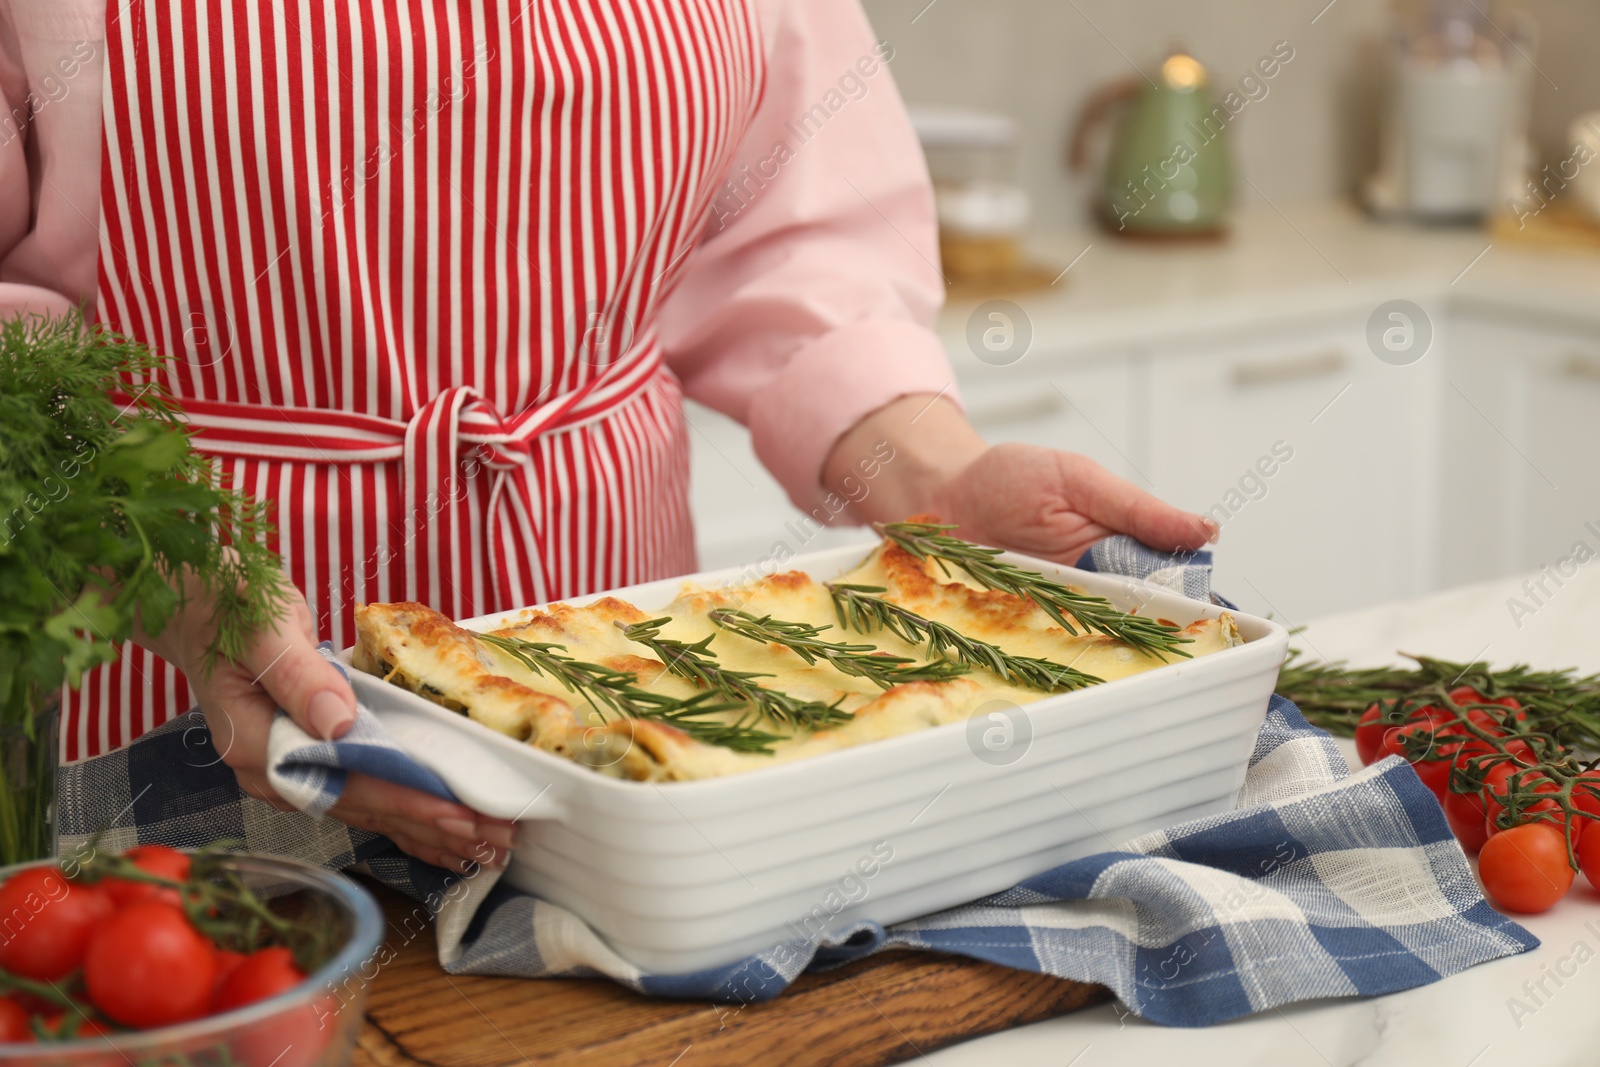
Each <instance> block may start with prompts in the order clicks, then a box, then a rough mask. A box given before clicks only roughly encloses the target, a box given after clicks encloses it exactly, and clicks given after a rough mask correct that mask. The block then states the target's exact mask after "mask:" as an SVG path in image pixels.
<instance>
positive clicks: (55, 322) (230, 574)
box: [0, 315, 290, 729]
mask: <svg viewBox="0 0 1600 1067" xmlns="http://www.w3.org/2000/svg"><path fill="white" fill-rule="evenodd" d="M162 362H163V361H162V359H161V357H158V356H156V355H155V354H153V353H152V352H151V351H150V350H149V349H148V348H146V347H145V346H143V345H141V344H139V343H137V342H135V341H132V340H130V339H128V338H126V337H123V336H121V335H119V334H117V333H115V332H113V331H111V330H108V329H106V328H104V327H102V326H98V325H89V324H86V323H85V322H84V321H83V320H82V319H81V317H78V316H75V315H74V316H70V317H66V318H60V319H46V318H43V317H20V318H15V319H11V320H9V321H6V322H4V323H0V589H3V590H4V591H5V596H4V597H3V598H0V722H4V723H18V722H21V723H25V724H30V725H29V727H28V728H29V729H31V720H32V715H31V711H32V710H33V709H34V708H36V707H37V706H38V705H39V703H40V702H41V701H42V700H43V699H45V698H47V697H48V694H50V693H51V692H53V691H54V690H56V689H58V688H59V687H60V685H61V683H62V682H63V681H65V682H67V683H69V684H70V685H72V686H74V687H76V686H77V685H78V684H80V682H81V680H82V677H83V673H84V672H85V671H87V670H89V669H90V668H92V667H95V666H97V665H99V664H102V663H108V662H110V661H112V660H113V659H115V658H116V656H117V649H118V646H119V645H120V644H121V643H122V642H124V641H126V640H127V639H128V638H129V637H130V636H131V635H132V633H133V629H134V625H135V622H136V621H137V623H138V624H139V625H140V626H141V627H142V628H143V629H144V631H145V632H147V633H149V634H152V635H154V634H158V633H160V632H161V630H162V629H163V628H165V626H166V624H167V623H168V621H169V620H170V619H171V618H172V616H173V614H174V612H176V611H177V610H178V609H179V608H180V607H181V606H182V605H183V604H184V603H185V600H186V598H187V597H190V596H204V598H205V599H206V600H208V601H209V602H210V603H211V604H212V605H213V606H214V609H213V610H214V614H213V618H212V620H211V621H212V623H213V624H214V627H213V629H212V631H211V632H213V634H214V637H213V638H212V640H211V642H210V645H209V646H208V648H207V649H206V656H205V661H204V665H205V666H206V667H207V668H209V667H210V666H211V665H213V664H214V663H215V662H216V660H217V659H218V658H220V657H235V656H238V655H239V654H241V653H242V652H243V650H244V648H245V646H246V643H247V642H248V641H249V639H250V638H251V637H252V636H253V635H254V634H255V633H257V632H259V631H261V630H263V629H265V628H267V627H269V626H270V625H271V623H272V622H273V620H274V619H275V618H276V617H277V616H278V614H279V613H280V611H281V610H282V609H283V608H284V607H285V606H286V604H287V601H288V596H289V593H290V585H289V583H288V579H287V578H286V577H285V576H284V574H283V571H282V569H281V567H280V565H279V561H278V557H277V555H276V554H275V553H274V552H272V551H271V550H270V549H269V548H268V547H267V535H268V532H269V525H268V522H267V518H266V514H265V509H264V506H263V505H262V504H260V503H258V502H254V501H251V500H249V499H247V498H246V497H244V496H243V495H241V494H239V493H237V492H235V491H233V490H232V489H231V488H229V487H228V485H227V484H226V482H225V480H224V479H223V478H222V476H221V471H220V470H219V469H218V468H217V467H216V466H214V464H213V462H212V460H211V459H210V458H209V457H207V456H204V455H201V454H199V453H197V452H195V451H193V450H192V448H191V447H190V441H189V435H188V433H187V431H186V430H185V428H184V424H183V418H182V413H181V412H180V410H179V409H178V407H177V405H176V404H175V403H174V401H173V399H172V397H171V396H170V395H169V394H168V393H167V392H166V391H165V390H164V389H163V388H162V386H161V385H159V384H158V378H157V373H158V371H159V370H160V368H161V365H162ZM113 392H118V393H120V394H121V395H122V396H124V397H126V398H128V399H127V400H126V401H125V402H120V403H119V402H118V401H117V400H116V399H114V398H113V395H112V394H113Z"/></svg>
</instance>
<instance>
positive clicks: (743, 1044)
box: [354, 883, 1111, 1067]
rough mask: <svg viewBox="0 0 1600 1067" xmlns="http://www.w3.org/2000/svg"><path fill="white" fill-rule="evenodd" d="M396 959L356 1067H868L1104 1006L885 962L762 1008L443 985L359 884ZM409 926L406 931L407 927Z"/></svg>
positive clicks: (586, 989) (930, 960)
mask: <svg viewBox="0 0 1600 1067" xmlns="http://www.w3.org/2000/svg"><path fill="white" fill-rule="evenodd" d="M367 884H368V887H369V888H371V889H372V890H373V892H374V893H375V894H376V895H377V897H378V899H379V901H380V902H382V904H383V906H384V909H385V911H386V912H387V913H388V914H389V916H390V919H391V922H390V926H389V929H390V937H389V942H388V943H389V947H390V948H391V949H392V950H394V951H395V955H396V958H395V959H394V961H393V962H391V963H389V964H388V965H387V966H386V967H384V968H383V969H382V970H381V971H380V972H379V974H378V976H377V978H376V979H375V980H374V981H373V983H372V986H371V990H370V995H369V999H368V1002H367V1013H366V1023H365V1025H364V1026H363V1028H362V1032H361V1038H360V1044H359V1047H358V1048H357V1049H356V1055H355V1060H354V1062H355V1064H357V1065H358V1067H410V1065H427V1067H513V1065H518V1064H538V1065H541V1067H543V1065H550V1064H561V1065H567V1064H573V1065H576V1064H583V1065H584V1067H633V1065H635V1064H654V1065H658V1067H674V1065H677V1067H721V1065H730V1067H733V1065H737V1067H745V1065H747V1064H752V1063H759V1064H762V1065H763V1067H768V1065H770V1067H800V1065H810V1064H827V1065H830V1067H878V1065H880V1064H887V1063H900V1062H902V1061H904V1060H909V1059H914V1058H916V1057H917V1056H919V1055H920V1054H922V1053H925V1052H929V1051H931V1050H933V1049H936V1048H940V1047H942V1046H944V1045H949V1044H952V1043H954V1042H957V1041H962V1040H965V1039H966V1038H970V1037H977V1036H979V1035H981V1034H990V1033H994V1032H995V1031H997V1030H1004V1029H1007V1028H1008V1027H1013V1026H1021V1025H1023V1024H1024V1023H1031V1022H1038V1021H1039V1020H1041V1019H1048V1018H1051V1017H1052V1016H1056V1015H1064V1014H1066V1013H1067V1012H1071V1011H1076V1010H1078V1009H1079V1008H1083V1007H1087V1006H1089V1005H1092V1004H1099V1003H1101V1002H1102V1001H1105V1000H1108V999H1110V996H1111V993H1110V991H1109V990H1108V989H1106V988H1105V987H1104V986H1098V985H1085V984H1084V983H1081V982H1069V981H1065V980H1063V979H1060V978H1050V977H1047V976H1044V975H1037V974H1027V973H1024V972H1021V971H1013V970H1008V969H1006V968H1003V967H996V966H994V965H992V964H988V963H980V962H978V961H976V960H969V959H966V958H964V957H959V956H943V955H936V954H933V953H926V952H899V951H895V952H883V953H879V954H877V955H875V956H869V957H867V958H866V959H864V960H860V961H858V962H856V963H853V964H850V965H849V966H846V967H842V968H840V969H839V970H836V971H830V972H828V973H827V974H808V975H803V976H802V977H801V978H800V979H799V980H798V981H796V982H795V983H794V985H793V986H791V987H790V988H789V989H788V990H787V991H786V992H785V993H784V994H783V995H782V996H780V997H778V998H777V999H776V1000H773V1001H771V1002H769V1003H766V1004H751V1005H746V1006H744V1007H743V1008H741V1007H739V1006H738V1005H724V1004H707V1003H704V1002H701V1001H674V1000H658V999H655V998H651V997H643V996H640V995H638V994H637V993H633V992H630V991H629V990H626V989H623V988H622V987H621V986H618V985H616V984H614V983H612V982H609V981H605V980H602V979H554V978H553V979H538V980H528V979H518V978H475V977H452V976H450V975H447V974H445V973H444V971H443V970H441V969H440V967H439V964H438V960H437V957H436V956H435V949H434V943H433V938H432V936H430V935H429V934H427V933H426V932H424V933H423V934H422V936H413V937H411V938H410V939H409V940H407V939H406V933H405V930H404V927H403V926H402V925H401V923H400V922H399V920H400V918H401V917H402V916H405V915H407V914H409V913H411V911H412V910H413V908H414V907H415V904H414V903H412V902H410V901H407V900H405V899H404V898H402V897H401V896H399V895H398V894H396V893H393V892H391V891H389V890H387V889H383V888H382V887H379V886H374V885H372V884H371V883H367ZM413 929H414V928H413Z"/></svg>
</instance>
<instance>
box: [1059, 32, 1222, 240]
mask: <svg viewBox="0 0 1600 1067" xmlns="http://www.w3.org/2000/svg"><path fill="white" fill-rule="evenodd" d="M1206 81H1207V79H1206V69H1205V67H1203V66H1201V64H1200V62H1199V61H1198V60H1196V59H1195V58H1194V57H1193V56H1190V55H1187V54H1185V53H1183V52H1174V53H1172V54H1171V55H1169V56H1168V57H1167V58H1166V59H1165V60H1164V61H1163V62H1162V64H1161V69H1160V71H1159V72H1158V73H1157V75H1156V76H1155V77H1154V78H1149V77H1144V76H1140V77H1136V78H1129V79H1127V80H1125V81H1120V82H1117V83H1115V84H1112V85H1108V86H1105V87H1104V88H1102V89H1100V90H1098V91H1097V92H1095V93H1094V95H1092V96H1091V97H1090V98H1089V100H1088V101H1087V102H1086V103H1085V104H1084V106H1083V110H1082V111H1081V112H1080V113H1079V115H1078V121H1077V126H1076V129H1074V131H1073V134H1072V141H1071V148H1070V150H1069V152H1068V163H1069V165H1070V166H1071V168H1072V169H1073V170H1074V171H1082V170H1083V169H1084V168H1085V167H1087V165H1088V162H1089V150H1090V141H1091V140H1092V139H1093V136H1094V132H1095V130H1096V128H1097V127H1099V126H1100V125H1101V123H1102V122H1104V121H1105V120H1106V119H1107V118H1108V117H1110V116H1111V115H1112V114H1113V112H1118V115H1117V121H1116V128H1115V129H1114V131H1113V132H1112V136H1111V148H1110V151H1109V152H1108V153H1107V155H1106V162H1105V176H1104V180H1103V181H1102V182H1101V190H1100V193H1099V194H1098V195H1097V196H1096V197H1095V199H1094V208H1095V214H1096V215H1097V216H1098V217H1099V219H1100V221H1101V222H1102V223H1103V224H1104V225H1105V227H1106V228H1107V229H1108V230H1110V231H1111V232H1112V233H1115V234H1118V235H1121V236H1124V237H1214V236H1216V235H1218V234H1220V233H1222V232H1223V231H1224V230H1225V229H1226V225H1227V215H1228V210H1229V207H1230V205H1231V204H1232V202H1233V161H1232V155H1231V152H1230V150H1229V147H1228V124H1229V122H1231V121H1232V119H1233V114H1232V113H1231V112H1229V111H1228V109H1226V108H1224V107H1221V106H1218V105H1217V104H1216V103H1215V102H1214V101H1213V100H1212V98H1211V94H1210V92H1208V91H1207V89H1206Z"/></svg>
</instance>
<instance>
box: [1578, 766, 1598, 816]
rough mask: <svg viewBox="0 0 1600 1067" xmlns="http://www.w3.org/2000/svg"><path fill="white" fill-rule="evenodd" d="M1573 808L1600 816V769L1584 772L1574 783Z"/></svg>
mask: <svg viewBox="0 0 1600 1067" xmlns="http://www.w3.org/2000/svg"><path fill="white" fill-rule="evenodd" d="M1572 806H1573V807H1575V808H1577V809H1578V810H1579V811H1587V812H1588V813H1589V814H1591V815H1597V816H1600V768H1596V769H1594V770H1592V771H1584V772H1582V773H1581V774H1579V775H1578V780H1577V781H1576V782H1574V783H1572Z"/></svg>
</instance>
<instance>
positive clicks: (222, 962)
mask: <svg viewBox="0 0 1600 1067" xmlns="http://www.w3.org/2000/svg"><path fill="white" fill-rule="evenodd" d="M245 959H246V957H245V954H244V953H243V952H231V951H229V950H228V949H225V948H219V949H217V977H216V979H215V982H214V984H213V985H212V987H211V997H212V1003H213V1004H215V1002H216V995H217V993H218V991H220V990H221V989H222V983H224V982H226V981H227V980H228V976H229V975H230V974H232V973H233V972H234V971H236V970H238V969H239V964H241V963H243V962H244V961H245ZM212 1010H213V1011H215V1010H216V1009H215V1008H213V1009H212Z"/></svg>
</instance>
